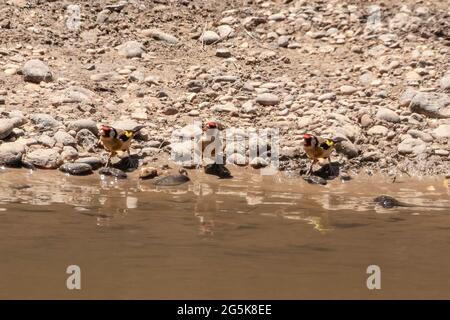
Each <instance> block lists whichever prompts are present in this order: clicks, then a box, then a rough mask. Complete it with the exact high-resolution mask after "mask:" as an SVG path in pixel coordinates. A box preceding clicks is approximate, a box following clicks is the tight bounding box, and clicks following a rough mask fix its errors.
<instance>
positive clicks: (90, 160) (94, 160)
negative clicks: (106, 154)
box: [75, 157, 104, 170]
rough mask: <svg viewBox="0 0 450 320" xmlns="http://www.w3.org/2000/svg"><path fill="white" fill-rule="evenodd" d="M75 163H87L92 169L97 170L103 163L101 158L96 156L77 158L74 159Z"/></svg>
mask: <svg viewBox="0 0 450 320" xmlns="http://www.w3.org/2000/svg"><path fill="white" fill-rule="evenodd" d="M75 163H81V164H83V163H84V164H88V165H89V166H90V167H91V168H92V170H97V169H99V168H101V167H103V165H104V162H103V160H102V159H100V158H98V157H84V158H78V159H76V160H75Z"/></svg>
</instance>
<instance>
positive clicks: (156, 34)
mask: <svg viewBox="0 0 450 320" xmlns="http://www.w3.org/2000/svg"><path fill="white" fill-rule="evenodd" d="M142 34H143V35H144V36H145V37H152V38H153V39H155V40H159V41H164V42H167V43H169V44H178V43H179V41H180V40H179V39H178V38H177V37H175V36H174V35H171V34H168V33H166V32H164V31H162V30H159V29H146V30H143V31H142Z"/></svg>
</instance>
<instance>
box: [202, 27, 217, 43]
mask: <svg viewBox="0 0 450 320" xmlns="http://www.w3.org/2000/svg"><path fill="white" fill-rule="evenodd" d="M220 39H221V37H220V36H219V35H218V34H217V33H215V32H214V31H211V30H208V31H205V32H204V33H203V34H202V36H201V37H200V41H202V42H203V43H204V44H206V45H210V44H213V43H217V42H219V40H220Z"/></svg>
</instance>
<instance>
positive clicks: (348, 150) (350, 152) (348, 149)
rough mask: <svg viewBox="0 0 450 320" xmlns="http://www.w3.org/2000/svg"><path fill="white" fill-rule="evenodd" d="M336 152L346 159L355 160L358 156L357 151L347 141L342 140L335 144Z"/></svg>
mask: <svg viewBox="0 0 450 320" xmlns="http://www.w3.org/2000/svg"><path fill="white" fill-rule="evenodd" d="M336 151H337V152H339V153H342V154H344V155H345V156H347V158H349V159H351V158H355V157H357V156H358V155H359V149H358V148H357V147H356V146H355V145H354V144H353V143H352V142H351V141H348V140H344V141H342V142H340V143H338V144H336Z"/></svg>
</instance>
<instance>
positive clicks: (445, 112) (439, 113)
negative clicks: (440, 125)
mask: <svg viewBox="0 0 450 320" xmlns="http://www.w3.org/2000/svg"><path fill="white" fill-rule="evenodd" d="M409 107H410V109H411V111H412V112H416V113H420V114H424V115H426V116H427V117H430V118H450V95H448V94H446V93H432V92H420V93H418V94H416V95H415V96H414V98H412V100H411V104H410V106H409Z"/></svg>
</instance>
